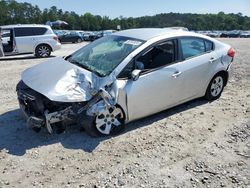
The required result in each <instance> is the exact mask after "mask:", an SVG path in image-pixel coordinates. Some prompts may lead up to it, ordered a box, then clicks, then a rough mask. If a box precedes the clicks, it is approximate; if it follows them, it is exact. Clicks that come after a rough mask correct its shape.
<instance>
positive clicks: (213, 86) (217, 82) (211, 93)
mask: <svg viewBox="0 0 250 188" xmlns="http://www.w3.org/2000/svg"><path fill="white" fill-rule="evenodd" d="M225 84H226V79H225V77H224V75H223V74H222V73H218V74H216V75H215V76H214V77H213V78H212V80H211V81H210V83H209V85H208V87H207V91H206V95H205V98H206V99H207V100H209V101H213V100H216V99H218V98H220V96H221V93H222V92H223V89H224V87H225Z"/></svg>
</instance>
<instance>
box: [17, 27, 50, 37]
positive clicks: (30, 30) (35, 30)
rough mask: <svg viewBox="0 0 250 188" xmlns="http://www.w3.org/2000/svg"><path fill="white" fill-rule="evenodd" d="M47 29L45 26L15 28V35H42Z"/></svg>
mask: <svg viewBox="0 0 250 188" xmlns="http://www.w3.org/2000/svg"><path fill="white" fill-rule="evenodd" d="M46 31H47V28H44V27H23V28H21V27H20V28H15V36H16V37H26V36H37V35H43V34H45V33H46Z"/></svg>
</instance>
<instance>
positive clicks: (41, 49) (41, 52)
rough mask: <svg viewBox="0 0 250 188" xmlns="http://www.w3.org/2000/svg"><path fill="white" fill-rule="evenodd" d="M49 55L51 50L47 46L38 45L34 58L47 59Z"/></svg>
mask: <svg viewBox="0 0 250 188" xmlns="http://www.w3.org/2000/svg"><path fill="white" fill-rule="evenodd" d="M50 54H51V48H50V47H49V46H48V45H43V44H42V45H39V46H37V47H36V57H41V58H45V57H49V56H50Z"/></svg>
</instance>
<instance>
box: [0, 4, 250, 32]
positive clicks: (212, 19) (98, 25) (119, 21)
mask: <svg viewBox="0 0 250 188" xmlns="http://www.w3.org/2000/svg"><path fill="white" fill-rule="evenodd" d="M55 20H63V21H66V22H67V23H69V25H68V26H67V28H65V29H75V30H105V29H116V28H117V25H120V26H121V29H129V28H143V27H160V28H161V27H171V26H182V27H187V28H188V29H190V30H234V29H240V30H250V17H248V16H243V15H242V14H241V13H238V14H233V13H231V14H225V13H224V12H219V13H218V14H191V13H182V14H181V13H172V12H171V13H162V14H157V15H154V16H143V17H137V18H133V17H128V18H127V17H122V16H120V17H118V18H114V19H111V18H109V17H108V16H100V15H92V14H91V13H84V14H82V15H79V14H77V13H75V12H74V11H63V10H62V9H58V8H57V7H55V6H52V7H51V8H49V9H47V8H46V9H44V10H41V9H40V8H39V7H38V6H37V5H35V6H34V5H32V4H30V3H19V2H16V1H15V0H1V1H0V25H9V24H45V23H46V22H47V21H55ZM56 29H63V28H56Z"/></svg>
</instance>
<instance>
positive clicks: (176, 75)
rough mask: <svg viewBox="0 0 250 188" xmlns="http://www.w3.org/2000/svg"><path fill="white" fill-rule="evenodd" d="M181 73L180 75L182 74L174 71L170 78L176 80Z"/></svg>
mask: <svg viewBox="0 0 250 188" xmlns="http://www.w3.org/2000/svg"><path fill="white" fill-rule="evenodd" d="M181 73H182V72H180V71H176V72H175V73H174V74H173V75H172V77H174V78H177V77H179V76H180V75H181Z"/></svg>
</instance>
